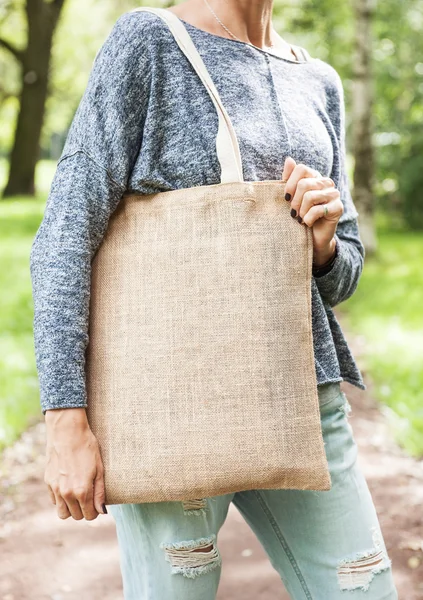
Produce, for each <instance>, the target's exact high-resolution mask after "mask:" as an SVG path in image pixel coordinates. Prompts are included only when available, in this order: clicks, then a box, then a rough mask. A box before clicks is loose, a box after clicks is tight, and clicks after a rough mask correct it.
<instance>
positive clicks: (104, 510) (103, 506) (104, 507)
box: [101, 504, 108, 515]
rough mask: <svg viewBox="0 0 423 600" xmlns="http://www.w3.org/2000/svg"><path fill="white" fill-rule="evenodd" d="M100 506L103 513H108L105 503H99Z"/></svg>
mask: <svg viewBox="0 0 423 600" xmlns="http://www.w3.org/2000/svg"><path fill="white" fill-rule="evenodd" d="M101 508H102V509H103V514H105V515H107V514H108V512H107V508H106V505H105V504H102V505H101Z"/></svg>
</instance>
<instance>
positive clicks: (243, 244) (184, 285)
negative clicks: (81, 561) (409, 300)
mask: <svg viewBox="0 0 423 600" xmlns="http://www.w3.org/2000/svg"><path fill="white" fill-rule="evenodd" d="M138 10H149V11H151V12H154V13H155V14H157V15H158V16H159V17H161V18H162V19H163V20H164V21H165V22H166V23H167V24H168V26H169V28H170V30H171V32H172V33H173V36H174V37H175V39H176V42H177V43H178V45H179V46H180V48H181V50H182V52H183V53H184V54H185V55H186V57H187V58H188V60H189V61H190V62H191V64H192V66H193V68H194V69H195V71H196V72H197V73H198V75H199V77H200V78H201V80H202V82H203V83H204V85H205V87H206V89H207V91H208V93H209V95H210V98H211V100H212V101H213V103H214V105H215V107H216V110H217V112H218V115H219V126H218V132H217V138H216V150H217V156H218V159H219V161H220V165H221V182H220V183H218V184H215V185H206V186H198V187H194V188H188V189H178V190H174V191H167V192H161V193H155V194H149V195H124V196H123V198H122V199H121V201H120V203H119V205H118V207H117V209H116V210H115V212H114V213H113V215H112V217H111V219H110V222H109V226H108V230H107V232H106V235H105V237H104V239H103V241H102V243H101V245H100V247H99V250H98V252H97V253H96V255H95V257H94V259H93V262H92V285H91V300H90V322H89V344H88V347H87V353H86V382H87V392H88V409H87V413H88V419H89V423H90V426H91V428H92V430H93V432H94V434H95V435H96V437H97V439H98V441H99V444H100V449H101V454H102V459H103V462H104V467H105V485H106V503H107V504H117V503H137V502H157V501H165V500H188V499H200V498H205V497H210V496H215V495H220V494H225V493H229V492H234V491H240V490H249V489H282V488H296V489H314V490H327V489H330V484H331V483H330V476H329V471H328V465H327V460H326V455H325V451H324V444H323V438H322V431H321V423H320V411H319V400H318V393H317V380H316V373H315V365H314V352H313V338H312V324H311V277H312V275H311V267H312V251H313V249H312V232H311V229H309V228H308V227H305V226H304V225H300V224H299V223H298V222H297V220H295V219H292V217H291V216H290V205H289V203H288V202H286V200H285V199H284V183H283V182H282V181H278V180H268V181H253V182H250V181H244V180H243V171H242V164H241V157H240V152H239V146H238V142H237V138H236V135H235V131H234V128H233V126H232V124H231V121H230V119H229V116H228V114H227V112H226V111H225V109H224V107H223V106H222V103H221V100H220V98H219V94H218V92H217V90H216V88H215V86H214V85H213V83H212V81H211V79H210V76H209V74H208V72H207V70H206V67H205V65H204V63H203V61H202V59H201V57H200V55H199V54H198V52H197V50H196V48H195V46H194V44H193V42H192V40H191V38H190V36H189V34H188V32H187V30H186V29H185V27H184V25H183V23H182V22H181V21H180V19H179V18H178V17H177V16H176V15H174V14H173V13H171V12H170V11H168V10H166V9H152V8H147V7H144V8H142V9H138ZM181 60H185V57H184V56H183V54H182V53H181ZM157 126H158V127H160V123H158V124H157Z"/></svg>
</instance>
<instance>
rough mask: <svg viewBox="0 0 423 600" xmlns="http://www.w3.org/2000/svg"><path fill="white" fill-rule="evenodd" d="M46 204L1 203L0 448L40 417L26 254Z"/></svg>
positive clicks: (28, 201) (32, 201) (29, 201)
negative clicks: (35, 418) (33, 419)
mask: <svg viewBox="0 0 423 600" xmlns="http://www.w3.org/2000/svg"><path fill="white" fill-rule="evenodd" d="M43 207H44V199H40V200H35V199H33V198H17V199H16V200H13V201H3V200H0V263H1V267H0V289H1V290H2V292H1V294H0V448H1V447H2V446H4V445H7V444H9V443H10V442H11V441H13V440H14V439H15V437H16V436H17V435H18V434H19V433H21V432H22V431H23V430H24V429H25V428H26V427H27V425H28V424H29V423H30V422H31V420H32V417H36V416H37V414H38V415H40V408H39V400H38V390H37V376H36V370H35V363H34V350H33V337H32V316H33V310H32V297H31V285H30V276H29V262H28V261H29V251H30V247H31V242H32V239H33V237H34V235H35V232H36V230H37V227H38V225H39V223H40V220H41V217H42V210H43Z"/></svg>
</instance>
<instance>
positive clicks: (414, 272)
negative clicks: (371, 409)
mask: <svg viewBox="0 0 423 600" xmlns="http://www.w3.org/2000/svg"><path fill="white" fill-rule="evenodd" d="M422 259H423V233H414V232H413V233H410V232H386V231H385V232H379V250H378V254H377V256H375V257H372V258H371V259H369V260H367V259H366V263H365V267H364V271H363V274H362V277H361V280H360V283H359V285H358V288H357V290H356V292H355V294H354V295H353V296H352V297H351V298H350V299H349V300H348V301H346V302H344V303H343V304H341V305H340V307H339V310H340V312H341V313H342V315H343V316H344V319H345V320H346V324H347V326H348V328H349V329H350V330H351V331H352V332H353V333H357V334H360V335H364V337H365V339H366V344H365V348H364V355H363V360H364V364H365V367H366V371H368V372H369V374H370V377H371V379H372V382H373V383H374V385H375V388H374V389H375V394H376V397H377V398H378V399H379V400H380V401H381V402H383V403H384V404H385V405H386V406H387V407H388V410H387V411H386V412H387V413H388V415H389V417H390V422H391V424H392V427H393V429H394V432H395V435H396V437H397V440H398V442H399V443H400V444H401V445H402V446H403V447H404V448H405V449H406V450H407V452H409V453H410V454H412V455H415V456H423V268H422Z"/></svg>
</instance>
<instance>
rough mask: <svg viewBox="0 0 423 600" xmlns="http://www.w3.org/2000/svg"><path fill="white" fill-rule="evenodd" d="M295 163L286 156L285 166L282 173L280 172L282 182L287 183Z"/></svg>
mask: <svg viewBox="0 0 423 600" xmlns="http://www.w3.org/2000/svg"><path fill="white" fill-rule="evenodd" d="M296 165H297V163H296V162H295V160H294V159H293V158H291V157H290V156H287V158H286V159H285V164H284V166H283V172H282V181H287V180H288V178H289V176H290V175H291V173H292V171H293V170H294V169H295V167H296Z"/></svg>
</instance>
